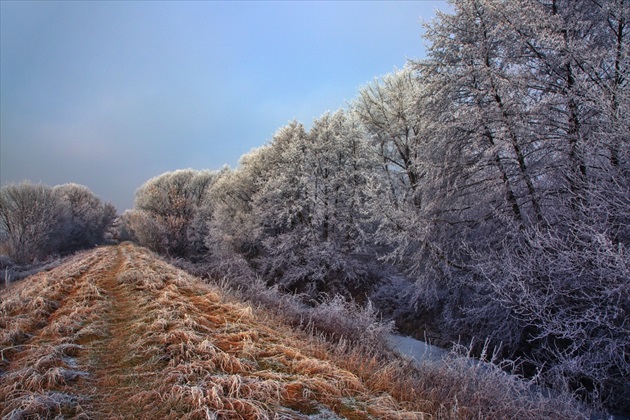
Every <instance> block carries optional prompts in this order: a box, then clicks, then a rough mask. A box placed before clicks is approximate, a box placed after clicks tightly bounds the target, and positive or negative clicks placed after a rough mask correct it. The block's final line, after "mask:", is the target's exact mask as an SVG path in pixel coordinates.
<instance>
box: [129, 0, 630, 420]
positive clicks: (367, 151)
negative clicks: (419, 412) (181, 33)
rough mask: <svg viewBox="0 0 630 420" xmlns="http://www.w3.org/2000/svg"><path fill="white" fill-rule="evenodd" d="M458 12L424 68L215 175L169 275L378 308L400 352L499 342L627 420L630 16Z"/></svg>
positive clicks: (584, 4)
mask: <svg viewBox="0 0 630 420" xmlns="http://www.w3.org/2000/svg"><path fill="white" fill-rule="evenodd" d="M452 7H453V13H438V16H437V18H436V19H435V20H434V21H433V22H431V23H429V24H428V25H427V35H426V38H427V41H428V51H429V56H428V58H427V59H426V60H422V61H411V62H409V64H408V66H406V67H405V68H404V69H402V70H396V71H394V72H393V73H392V74H388V75H385V76H383V77H382V78H379V79H377V80H375V81H374V82H372V83H370V84H368V85H367V86H365V87H363V88H361V89H360V91H359V93H358V96H357V98H356V99H355V100H354V101H352V102H351V103H350V105H349V106H348V108H347V109H345V110H339V111H337V112H334V113H326V114H324V115H322V116H321V117H320V118H317V119H316V120H314V121H313V123H312V125H311V127H310V129H307V128H306V127H305V126H304V125H303V124H302V123H300V122H298V121H293V122H291V123H289V124H288V125H287V126H285V127H282V128H280V129H279V130H278V131H277V132H276V133H275V134H274V136H273V138H272V139H271V141H270V142H268V143H267V144H266V145H264V146H263V147H261V148H259V149H257V150H254V151H252V152H251V153H249V154H247V155H245V156H243V158H242V160H241V163H240V166H239V167H238V168H236V169H233V170H232V169H226V170H223V171H221V172H220V173H216V174H215V175H214V178H213V182H211V183H208V187H207V190H206V191H205V193H204V194H205V201H203V200H197V201H196V202H195V204H192V203H191V204H190V205H189V206H188V211H189V212H190V217H189V219H190V220H193V219H194V220H197V221H199V220H203V221H204V223H196V224H195V226H202V227H203V229H196V230H195V232H196V233H195V235H193V236H194V237H195V241H196V242H194V243H195V244H196V246H195V252H194V253H191V254H190V255H189V254H186V253H184V254H182V253H179V254H177V256H178V257H181V258H184V259H191V260H193V259H194V261H195V262H196V263H197V268H196V269H197V272H205V273H209V274H210V276H211V277H215V278H221V277H224V276H228V277H238V276H241V278H248V279H250V280H249V281H250V284H253V282H254V279H257V278H261V279H262V281H263V282H264V283H266V284H268V285H271V286H275V287H278V288H279V289H280V290H283V291H288V292H291V293H296V292H297V293H301V294H302V296H304V301H310V303H311V304H316V303H318V302H322V301H326V298H325V296H330V297H333V298H334V296H335V295H337V294H339V295H342V296H344V297H345V298H346V299H350V298H353V299H357V300H358V301H360V302H366V301H367V300H368V299H370V300H372V301H373V302H374V303H375V304H376V306H377V307H378V309H379V310H380V311H382V312H383V313H384V314H386V315H388V316H391V317H392V318H394V319H396V321H397V325H398V327H399V328H400V329H401V330H402V331H404V332H407V333H409V334H415V335H416V336H418V337H419V338H422V337H424V336H428V337H430V338H431V339H432V340H433V341H434V342H437V343H440V344H442V345H445V346H448V345H450V344H451V343H453V342H456V341H458V340H464V341H470V340H472V339H473V338H477V340H476V342H478V343H483V342H485V341H486V340H488V342H489V343H490V345H491V346H492V347H495V348H497V349H499V350H497V351H498V354H499V355H500V356H501V357H502V358H503V359H505V360H510V359H512V360H513V359H519V360H522V361H523V363H521V364H519V369H520V373H523V374H525V375H527V376H530V377H538V378H540V379H541V380H542V381H543V382H544V383H545V384H546V385H548V386H551V387H553V388H554V389H556V390H570V391H573V392H575V393H577V394H579V395H581V396H582V397H583V398H585V399H586V400H588V401H590V402H593V403H596V404H604V405H605V406H606V407H608V408H610V409H614V410H620V411H625V412H630V400H629V399H628V395H630V390H628V381H627V378H628V376H630V363H629V361H628V356H627V355H628V354H630V339H629V337H630V330H629V329H628V323H627V321H626V320H627V319H628V311H629V310H630V293H629V292H630V276H629V254H628V245H629V239H630V230H629V226H630V223H629V221H630V213H629V209H630V177H629V175H630V167H629V166H628V165H629V159H628V158H629V152H630V148H629V145H630V141H629V140H630V139H629V138H628V133H630V130H629V128H630V127H629V126H628V121H627V118H623V117H622V116H623V115H627V114H629V113H630V112H629V111H630V101H629V98H630V97H629V95H628V82H627V80H628V78H627V77H628V67H629V64H630V62H629V61H628V57H629V55H628V52H629V47H628V24H627V22H628V13H629V8H628V5H627V2H625V1H624V0H608V1H603V2H599V1H592V0H583V1H582V0H581V1H568V0H549V1H533V0H522V1H503V0H457V1H453V2H452ZM176 176H179V175H178V173H173V174H165V175H162V176H161V177H160V178H163V179H167V178H169V177H176ZM191 176H192V175H191ZM154 182H155V180H152V181H149V182H148V183H147V184H145V186H143V187H142V188H141V189H140V190H139V191H138V195H137V202H138V206H137V208H136V209H134V210H133V211H131V213H130V214H128V216H127V217H128V219H129V220H130V226H131V225H133V223H132V222H131V220H133V217H141V215H142V214H144V213H143V212H144V211H145V210H144V209H143V207H142V203H144V202H145V201H146V200H147V199H148V197H149V196H150V191H151V189H150V187H151V185H153V183H154ZM178 194H180V195H179V196H180V197H188V196H190V195H191V193H190V192H188V191H187V189H186V188H184V190H182V191H180V192H179V193H178ZM182 202H187V201H186V199H185V198H182V199H181V200H180V201H178V203H182ZM199 203H202V204H199ZM178 205H179V204H178ZM180 213H181V210H180V208H179V207H177V206H175V207H172V208H170V207H167V209H166V215H167V216H164V215H161V216H159V217H154V218H153V219H151V220H153V221H154V223H158V225H159V222H157V220H159V218H164V217H168V218H171V219H172V220H179V219H178V217H180V216H179V214H180ZM134 232H135V239H136V240H138V242H139V243H141V244H144V245H148V246H151V243H150V242H151V241H149V240H145V239H143V238H145V237H147V238H148V237H152V235H153V236H155V237H157V238H161V240H166V239H167V238H168V239H169V240H170V238H174V237H181V236H182V235H181V234H180V235H179V236H175V235H173V234H161V233H160V232H161V231H160V229H159V228H158V227H155V228H152V227H151V225H150V224H145V225H144V227H143V228H140V229H136V230H135V231H134ZM200 233H203V235H204V237H203V241H201V240H200V239H199V238H200V236H199V234H200ZM190 243H193V242H190ZM202 243H203V245H204V246H205V248H204V247H203V246H201V244H202ZM153 249H157V248H155V247H153ZM197 251H203V252H201V254H199V253H198V252H197ZM204 252H205V255H203V254H204ZM193 254H194V258H193ZM252 287H253V286H252ZM329 299H330V298H329ZM481 350H482V347H481V346H478V347H476V348H475V349H473V352H474V353H476V354H479V353H480V352H481Z"/></svg>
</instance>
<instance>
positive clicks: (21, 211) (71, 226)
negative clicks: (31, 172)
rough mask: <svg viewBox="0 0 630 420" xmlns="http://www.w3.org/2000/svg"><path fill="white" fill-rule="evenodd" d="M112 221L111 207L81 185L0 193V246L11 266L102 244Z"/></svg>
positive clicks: (16, 187) (15, 187)
mask: <svg viewBox="0 0 630 420" xmlns="http://www.w3.org/2000/svg"><path fill="white" fill-rule="evenodd" d="M115 219H116V209H115V208H114V206H113V205H112V204H109V203H103V202H102V201H101V200H100V199H99V198H98V197H96V196H95V195H94V194H93V193H92V192H91V191H90V190H89V189H88V188H87V187H84V186H83V185H77V184H64V185H58V186H56V187H53V188H51V187H48V186H46V185H41V184H32V183H30V182H22V183H20V184H9V185H7V186H5V187H2V189H0V246H1V247H2V250H3V252H2V253H3V254H6V255H7V256H8V257H10V258H11V259H12V260H13V262H15V263H20V264H23V263H32V262H33V261H36V260H41V259H45V258H47V257H48V256H50V255H51V254H67V253H71V252H75V251H77V250H80V249H86V248H91V247H94V246H96V245H98V244H102V243H104V242H105V240H106V234H107V233H108V231H110V230H111V229H112V225H113V223H114V220H115ZM2 265H8V264H6V263H3V264H2Z"/></svg>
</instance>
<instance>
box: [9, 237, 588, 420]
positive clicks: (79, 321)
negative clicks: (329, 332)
mask: <svg viewBox="0 0 630 420" xmlns="http://www.w3.org/2000/svg"><path fill="white" fill-rule="evenodd" d="M0 297H1V298H2V301H1V302H0V327H1V331H2V332H1V333H0V347H1V349H2V350H1V351H2V364H1V365H0V375H1V376H0V415H1V416H2V417H3V418H4V417H6V418H25V417H28V416H40V417H44V418H48V417H50V418H54V417H75V418H79V417H85V418H147V419H148V418H165V419H180V418H183V419H197V418H204V419H207V418H221V419H224V418H225V419H256V418H260V419H268V418H286V419H293V418H305V419H309V418H310V419H317V418H319V419H334V418H349V419H366V418H378V419H423V418H458V419H460V418H461V419H464V418H524V419H525V418H532V419H533V418H584V416H585V415H584V414H582V413H580V412H579V411H578V410H577V406H576V405H575V404H574V403H573V402H571V401H568V400H560V399H549V398H547V399H545V398H544V397H543V396H539V397H535V396H534V397H532V393H531V392H529V391H528V390H527V393H525V388H524V387H525V385H520V384H521V383H520V382H518V381H517V380H516V379H513V378H511V377H507V375H504V374H502V373H500V371H492V372H488V371H487V370H481V369H475V368H474V367H471V366H470V365H468V364H465V363H463V362H461V361H460V359H457V358H453V359H452V360H451V361H450V362H449V363H447V364H446V365H444V366H440V367H437V366H434V365H426V366H421V367H420V368H417V367H415V366H414V365H412V364H411V363H410V362H408V361H405V360H403V359H401V358H399V357H396V356H394V355H392V354H389V353H387V352H385V351H384V350H383V349H382V348H378V346H377V347H374V346H373V345H372V344H369V346H368V345H367V344H363V345H362V344H361V343H360V342H359V341H355V342H352V343H351V342H349V341H345V340H344V339H343V338H341V339H339V338H338V337H337V340H335V341H334V342H331V341H329V340H327V339H326V337H325V336H324V335H323V334H309V333H308V332H307V331H305V330H300V329H296V328H293V327H291V326H289V325H288V324H287V323H286V322H285V321H284V320H283V319H282V316H280V315H278V314H277V313H274V312H273V311H269V310H265V309H262V308H258V307H252V306H251V305H248V304H246V303H243V302H242V301H239V300H237V299H236V298H235V297H233V296H230V295H229V294H227V293H225V291H224V290H221V289H219V288H217V287H215V286H211V285H208V284H205V283H203V282H202V281H200V280H199V279H198V278H195V277H192V276H190V275H188V274H186V273H184V272H183V271H180V270H178V269H176V268H175V267H173V266H171V265H169V264H167V263H165V262H163V261H161V260H159V259H158V258H156V257H155V256H154V255H153V254H152V253H150V252H148V251H146V250H144V249H141V248H138V247H135V246H133V245H130V244H123V245H120V246H118V247H107V248H99V249H96V250H93V251H91V252H87V253H83V254H80V255H77V256H76V257H75V258H73V259H70V260H69V261H67V262H66V263H64V264H62V265H61V266H59V267H57V268H55V269H53V270H51V271H49V272H46V273H40V274H37V275H35V276H32V277H30V278H28V279H26V280H23V281H21V282H19V283H15V284H12V285H11V286H10V287H9V288H8V289H7V290H3V291H2V294H1V295H0ZM370 343H371V342H370ZM519 387H520V388H519ZM525 394H526V395H525Z"/></svg>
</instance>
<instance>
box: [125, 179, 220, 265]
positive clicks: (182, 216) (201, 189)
mask: <svg viewBox="0 0 630 420" xmlns="http://www.w3.org/2000/svg"><path fill="white" fill-rule="evenodd" d="M216 176H217V175H216V173H214V172H211V171H195V170H192V169H187V170H178V171H174V172H167V173H164V174H162V175H160V176H157V177H155V178H152V179H150V180H149V181H147V182H146V183H144V184H143V185H142V186H141V187H140V188H139V189H138V190H137V191H136V201H135V206H134V209H133V210H132V211H131V212H129V213H127V214H125V215H124V220H125V225H126V228H127V229H128V230H130V231H131V233H132V235H133V236H134V237H135V239H136V240H137V241H138V242H139V243H140V244H141V245H143V246H147V247H149V248H151V249H153V250H154V251H157V252H162V253H165V254H168V255H171V256H176V257H187V258H190V257H194V256H196V255H198V254H200V253H203V252H205V249H204V245H203V238H205V236H206V232H205V230H206V223H205V222H204V221H203V220H202V219H204V218H207V217H209V216H208V215H207V212H208V211H210V210H209V209H208V206H209V203H208V200H207V192H208V189H209V188H210V186H211V185H212V183H213V182H214V180H215V179H216ZM202 215H203V216H202Z"/></svg>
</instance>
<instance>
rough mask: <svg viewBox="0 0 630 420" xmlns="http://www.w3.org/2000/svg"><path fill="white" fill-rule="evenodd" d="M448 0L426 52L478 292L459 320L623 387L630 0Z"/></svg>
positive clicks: (605, 385) (600, 383) (452, 210)
mask: <svg viewBox="0 0 630 420" xmlns="http://www.w3.org/2000/svg"><path fill="white" fill-rule="evenodd" d="M452 4H453V9H454V13H453V14H438V18H437V20H436V21H434V22H433V23H432V24H431V25H430V26H429V28H428V39H429V41H430V42H431V45H430V47H429V51H430V57H429V59H428V60H425V61H422V62H417V63H415V66H414V67H415V68H416V70H418V71H419V72H420V74H421V75H422V77H423V79H424V81H425V83H426V84H427V91H428V92H429V93H430V95H429V96H428V97H429V99H428V100H427V101H426V103H425V105H426V107H427V110H428V111H427V112H428V113H429V114H430V115H431V117H430V119H431V120H433V121H439V124H436V125H435V130H434V131H433V135H432V142H431V143H432V150H433V153H434V156H438V157H439V156H442V157H443V160H442V164H438V165H437V167H436V168H435V170H436V171H437V172H438V173H439V174H440V176H439V179H438V182H437V183H434V186H433V187H434V188H436V190H437V191H438V193H437V194H436V198H437V200H435V205H436V213H435V214H438V215H440V217H439V218H436V219H437V229H436V230H437V231H439V232H440V236H439V237H438V241H439V243H441V244H443V245H444V244H445V239H446V238H449V237H451V238H453V239H455V241H453V243H455V244H458V245H459V246H456V247H455V248H454V249H452V250H451V251H449V253H448V256H451V257H452V258H454V259H455V260H456V261H458V262H459V264H461V265H462V266H463V269H462V270H452V271H450V272H449V273H448V274H449V275H450V276H451V277H452V278H453V279H454V280H455V281H454V282H453V283H451V285H453V286H454V288H453V287H451V288H450V290H465V291H466V293H465V294H463V295H460V296H463V299H462V298H459V299H458V300H457V301H455V302H454V303H455V304H456V305H457V306H458V307H459V308H461V310H459V311H454V312H453V318H452V319H451V320H450V322H449V323H450V327H449V328H451V329H456V330H459V331H467V332H469V333H470V334H472V335H481V336H484V337H485V336H488V335H492V336H493V337H494V339H495V340H496V342H497V343H498V342H500V341H502V342H503V344H504V345H506V344H507V347H508V348H509V349H510V350H509V351H508V353H511V354H514V352H515V353H516V354H520V355H521V356H524V358H525V359H526V360H529V361H530V362H531V363H532V364H534V365H537V364H538V365H539V366H543V365H544V371H545V374H548V375H556V377H555V379H554V381H556V383H560V382H563V381H564V383H566V384H569V385H570V387H572V388H573V389H578V388H580V387H582V388H583V389H586V390H587V392H590V397H591V398H593V399H595V400H596V399H598V398H602V399H604V400H606V399H608V400H610V401H612V400H617V401H619V399H618V396H619V395H621V394H623V393H624V391H623V386H626V385H623V381H621V382H620V381H618V380H617V379H618V378H620V377H623V376H624V375H627V369H626V370H624V369H623V368H622V367H623V363H624V362H625V363H627V360H625V359H624V360H622V359H623V357H622V358H620V357H619V353H618V352H613V351H612V350H611V349H612V348H614V347H616V348H619V347H621V348H624V351H625V348H627V341H624V338H623V337H625V336H627V331H626V329H627V328H626V327H625V326H624V325H625V324H624V322H623V321H621V322H618V320H619V319H621V318H623V317H624V316H625V315H624V314H625V313H626V312H627V309H626V308H627V305H628V302H627V287H628V276H627V273H626V271H627V268H626V266H627V261H628V260H627V258H628V256H627V252H626V249H627V247H628V238H629V237H630V235H629V231H628V226H629V224H628V220H629V219H628V208H629V206H630V201H629V200H628V198H627V197H628V185H629V183H628V181H629V174H630V167H629V166H628V165H629V160H628V145H629V137H628V127H627V122H625V119H623V118H619V116H620V115H621V114H618V112H619V110H622V109H623V110H625V111H626V112H627V110H628V106H629V102H628V84H627V77H628V46H627V16H628V11H629V8H628V4H627V3H626V2H624V1H623V0H619V1H617V0H611V1H602V2H600V1H591V0H584V1H568V0H567V1H564V0H549V1H533V0H531V1H530V0H523V1H518V2H516V1H501V0H461V1H454V2H452ZM434 162H435V163H439V159H438V160H434ZM440 237H441V238H442V239H439V238H440ZM624 294H625V296H626V298H624V297H623V296H624ZM608 298H612V300H610V299H608ZM595 308H597V309H595ZM501 315H502V316H501ZM506 317H507V318H506ZM619 317H621V318H619ZM505 319H508V320H509V321H508V322H505V321H504V320H505ZM624 357H625V356H624ZM548 377H549V376H548ZM598 393H599V395H598ZM626 394H627V392H626ZM616 404H627V402H626V403H623V402H622V403H619V402H617V403H616Z"/></svg>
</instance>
